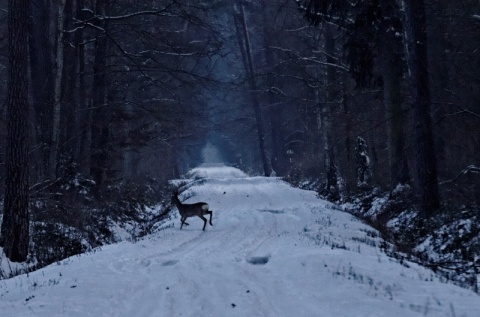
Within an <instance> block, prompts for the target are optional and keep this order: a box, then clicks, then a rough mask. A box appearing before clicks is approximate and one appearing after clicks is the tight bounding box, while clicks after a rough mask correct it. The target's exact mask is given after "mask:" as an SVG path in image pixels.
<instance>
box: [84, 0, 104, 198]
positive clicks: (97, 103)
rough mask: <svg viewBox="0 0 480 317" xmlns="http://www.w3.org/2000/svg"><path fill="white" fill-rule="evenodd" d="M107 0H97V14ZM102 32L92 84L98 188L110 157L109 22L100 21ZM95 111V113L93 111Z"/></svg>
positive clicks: (94, 164) (93, 150) (93, 171)
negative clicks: (107, 77)
mask: <svg viewBox="0 0 480 317" xmlns="http://www.w3.org/2000/svg"><path fill="white" fill-rule="evenodd" d="M105 10H106V4H105V0H97V5H96V14H97V15H99V16H104V15H105ZM99 27H100V28H102V29H103V30H104V31H102V32H100V33H99V34H98V36H97V38H96V41H95V61H94V65H93V72H94V74H93V86H92V108H93V109H92V110H89V111H90V114H92V115H93V117H91V119H92V130H91V131H92V134H91V142H92V143H91V154H90V155H91V156H90V164H91V165H90V174H91V176H92V177H93V179H94V181H95V182H96V188H97V190H99V189H101V187H102V185H103V183H104V181H105V177H106V170H107V158H108V149H107V144H108V134H109V130H108V122H107V112H106V109H105V102H106V98H105V96H106V67H107V34H106V32H107V23H106V22H104V21H103V20H102V21H99ZM92 112H93V113H92Z"/></svg>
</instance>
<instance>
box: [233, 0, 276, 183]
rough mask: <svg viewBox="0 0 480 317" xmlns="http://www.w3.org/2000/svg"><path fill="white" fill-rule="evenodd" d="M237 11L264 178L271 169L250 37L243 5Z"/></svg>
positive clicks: (268, 174) (238, 28)
mask: <svg viewBox="0 0 480 317" xmlns="http://www.w3.org/2000/svg"><path fill="white" fill-rule="evenodd" d="M238 11H239V13H238V15H239V16H238V17H236V23H240V26H237V31H241V34H237V36H238V37H242V40H239V43H240V44H243V46H244V47H243V49H242V48H241V51H242V54H245V56H244V63H245V64H246V65H245V66H246V69H245V72H246V74H247V79H248V84H249V86H250V90H251V95H252V104H253V111H254V113H255V123H256V128H257V134H258V143H259V147H260V156H261V158H262V163H263V171H264V173H265V176H270V174H271V170H272V169H271V167H270V162H269V161H268V155H267V149H266V145H265V128H264V123H263V117H262V109H261V108H260V101H259V100H258V86H257V82H256V79H255V71H254V66H253V59H252V50H251V45H250V37H249V35H248V27H247V20H246V17H245V10H244V8H243V4H239V5H238Z"/></svg>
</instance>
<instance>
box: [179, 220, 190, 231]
mask: <svg viewBox="0 0 480 317" xmlns="http://www.w3.org/2000/svg"><path fill="white" fill-rule="evenodd" d="M185 220H187V217H182V218H181V219H180V221H181V222H182V225H181V226H180V230H182V227H183V225H187V226H189V224H188V223H186V222H185Z"/></svg>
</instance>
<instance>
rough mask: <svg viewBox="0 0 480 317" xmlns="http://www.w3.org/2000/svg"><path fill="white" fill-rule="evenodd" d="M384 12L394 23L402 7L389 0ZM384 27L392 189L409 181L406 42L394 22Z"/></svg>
mask: <svg viewBox="0 0 480 317" xmlns="http://www.w3.org/2000/svg"><path fill="white" fill-rule="evenodd" d="M384 11H385V14H386V15H387V16H388V17H389V20H388V21H390V22H391V21H393V20H394V18H395V16H396V15H397V14H399V11H400V8H398V6H397V4H396V1H395V0H389V1H385V5H384ZM384 26H385V27H384V28H383V29H382V31H381V32H382V38H381V45H382V58H381V60H382V61H383V63H382V65H381V66H382V77H383V92H384V99H385V108H386V116H387V120H388V122H389V127H388V128H389V143H390V146H389V161H390V185H391V187H392V189H393V188H395V186H397V185H398V184H407V183H409V182H410V176H409V170H408V162H407V154H406V150H405V130H404V129H405V113H404V111H403V108H402V104H403V101H404V98H403V95H402V78H403V73H404V72H403V68H404V67H403V66H404V63H403V60H402V56H403V41H402V38H401V37H399V36H397V34H396V33H397V32H400V31H401V30H400V29H394V28H393V27H392V25H391V23H388V24H386V25H384Z"/></svg>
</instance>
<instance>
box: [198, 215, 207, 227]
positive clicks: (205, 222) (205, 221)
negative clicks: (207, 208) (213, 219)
mask: <svg viewBox="0 0 480 317" xmlns="http://www.w3.org/2000/svg"><path fill="white" fill-rule="evenodd" d="M199 217H200V218H202V220H203V231H205V227H206V226H207V218H205V217H204V216H202V215H199Z"/></svg>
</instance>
